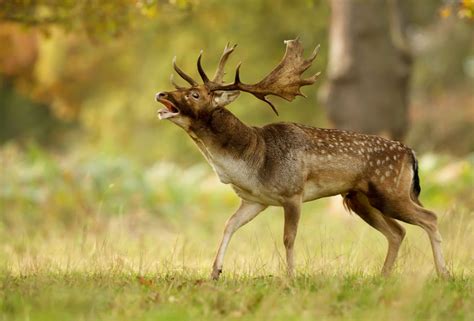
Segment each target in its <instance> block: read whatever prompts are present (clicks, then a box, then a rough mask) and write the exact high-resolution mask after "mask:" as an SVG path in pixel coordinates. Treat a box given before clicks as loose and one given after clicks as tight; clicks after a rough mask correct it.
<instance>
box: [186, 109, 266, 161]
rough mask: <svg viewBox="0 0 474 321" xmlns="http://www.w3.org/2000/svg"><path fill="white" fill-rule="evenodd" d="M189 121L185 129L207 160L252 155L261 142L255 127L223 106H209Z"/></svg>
mask: <svg viewBox="0 0 474 321" xmlns="http://www.w3.org/2000/svg"><path fill="white" fill-rule="evenodd" d="M193 125H194V126H191V127H190V131H189V132H188V133H189V134H190V136H191V137H192V138H193V140H194V141H195V142H196V143H197V145H198V147H199V148H200V149H201V151H202V152H203V153H204V155H205V156H206V158H208V160H209V161H212V160H213V159H216V158H217V157H232V158H239V159H245V158H247V157H254V155H255V154H256V153H258V149H259V147H260V145H261V144H259V143H260V140H259V136H258V133H257V130H256V129H255V128H253V127H249V126H247V125H245V124H244V123H243V122H242V121H240V120H239V119H238V118H237V117H236V116H234V115H233V114H232V113H231V112H230V111H228V110H226V109H224V108H217V109H215V110H213V111H212V112H211V113H209V114H208V115H207V116H206V117H203V118H202V119H200V120H199V121H198V122H196V124H193Z"/></svg>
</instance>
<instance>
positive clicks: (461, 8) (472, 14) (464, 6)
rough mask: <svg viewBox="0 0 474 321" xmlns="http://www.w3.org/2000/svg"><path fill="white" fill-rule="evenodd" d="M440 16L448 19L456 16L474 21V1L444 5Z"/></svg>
mask: <svg viewBox="0 0 474 321" xmlns="http://www.w3.org/2000/svg"><path fill="white" fill-rule="evenodd" d="M438 14H439V16H440V17H441V18H448V17H450V16H451V15H453V14H456V15H457V17H458V18H459V19H463V20H469V21H474V0H460V1H456V2H454V3H449V4H445V5H443V6H442V7H441V8H440V9H439V11H438Z"/></svg>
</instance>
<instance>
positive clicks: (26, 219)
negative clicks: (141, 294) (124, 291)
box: [0, 144, 474, 234]
mask: <svg viewBox="0 0 474 321" xmlns="http://www.w3.org/2000/svg"><path fill="white" fill-rule="evenodd" d="M0 160H1V163H2V166H3V168H8V171H5V172H3V174H2V184H1V185H0V204H1V207H2V208H1V215H0V231H1V230H9V229H13V228H15V227H23V228H27V229H28V233H34V230H35V229H38V230H41V229H40V228H39V227H40V226H42V227H44V228H47V227H48V226H49V225H50V224H53V225H57V224H58V223H59V224H60V225H63V226H64V227H66V228H73V227H74V226H75V225H76V224H77V223H78V222H80V221H82V222H84V221H85V220H86V219H87V218H94V217H110V216H112V217H113V216H121V215H132V216H133V215H136V216H140V215H150V214H151V215H154V216H157V217H161V218H162V219H164V220H166V221H167V222H168V223H171V224H173V223H176V224H178V225H186V222H196V221H199V220H200V219H202V217H201V216H204V217H205V218H206V219H209V220H212V218H211V217H209V215H208V212H221V210H223V209H226V210H225V211H229V208H231V207H233V206H236V202H237V198H236V197H235V195H234V193H233V191H232V189H231V188H230V187H229V186H224V185H222V184H220V183H219V182H218V180H217V178H216V177H215V175H214V174H213V173H212V171H211V169H210V167H209V166H207V165H204V164H197V165H193V166H192V167H187V168H185V167H181V166H177V165H175V164H173V163H168V162H163V161H157V162H155V163H153V164H150V165H148V166H143V165H141V164H140V162H138V161H136V160H134V159H133V157H126V156H122V157H110V156H107V155H106V153H96V154H90V153H84V152H83V151H82V152H76V153H71V154H70V155H68V157H64V156H62V155H60V154H58V155H55V154H51V153H49V152H47V151H46V150H44V149H42V148H41V147H39V146H37V145H34V144H31V145H29V146H28V148H27V150H26V151H22V149H21V148H19V147H18V146H17V145H14V144H9V145H7V146H5V147H4V148H2V149H1V150H0ZM419 163H420V175H421V181H422V189H423V191H422V194H421V200H422V201H423V202H428V203H429V204H430V206H431V207H435V208H442V209H443V210H446V206H448V208H451V207H452V206H455V207H457V208H465V209H467V210H468V211H472V210H474V194H472V184H473V182H474V154H471V155H470V156H469V157H467V158H466V159H463V160H455V159H453V158H452V157H447V156H444V157H440V156H435V155H433V154H427V155H424V156H423V157H421V158H420V160H419ZM446 186H449V188H448V189H447V188H446ZM30 229H31V230H30ZM0 234H1V233H0Z"/></svg>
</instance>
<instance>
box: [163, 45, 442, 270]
mask: <svg viewBox="0 0 474 321" xmlns="http://www.w3.org/2000/svg"><path fill="white" fill-rule="evenodd" d="M285 43H286V52H285V55H284V57H283V59H282V60H281V62H280V63H279V64H278V65H277V66H276V67H275V68H274V69H273V70H272V71H271V72H270V73H269V74H268V75H267V76H266V77H264V78H263V79H262V80H261V81H259V82H258V83H256V84H253V85H250V84H245V83H242V82H241V80H240V76H239V75H240V73H239V70H240V64H239V66H238V67H237V70H236V74H235V79H234V81H233V83H224V81H223V77H224V66H225V64H226V61H227V60H228V58H229V55H230V54H231V53H232V52H233V51H234V49H235V47H236V46H235V45H234V46H232V47H229V46H226V47H225V49H224V53H223V54H222V57H221V59H220V62H219V65H218V68H217V70H216V72H215V75H214V77H213V78H212V79H209V78H208V76H207V75H206V73H205V72H204V70H203V68H202V65H201V57H202V52H201V54H200V55H199V58H198V60H197V69H198V71H199V74H200V76H201V78H202V80H203V84H198V83H197V82H196V81H195V80H194V79H193V78H191V77H190V76H189V75H187V74H186V73H185V72H183V71H182V70H181V69H180V68H179V67H178V66H177V65H176V57H175V59H174V60H173V67H174V69H175V71H176V72H177V73H178V74H179V75H180V76H181V77H182V78H183V79H184V80H186V81H187V82H188V83H189V84H190V85H191V87H190V88H184V87H180V86H178V85H177V84H176V83H175V82H174V81H173V80H172V79H171V82H172V83H173V85H174V86H175V87H176V90H174V91H168V92H159V93H157V94H156V100H157V101H158V102H160V103H162V104H163V105H164V106H165V108H162V109H160V110H159V111H158V116H159V118H160V119H168V120H170V121H171V122H173V123H175V124H177V125H178V126H180V127H182V128H183V129H184V130H185V131H186V132H187V133H188V135H189V136H190V137H191V138H192V140H193V141H194V142H195V143H196V145H197V146H198V148H199V149H200V151H201V152H202V154H203V155H204V157H205V158H206V160H207V161H208V162H209V163H210V164H211V166H212V167H213V169H214V170H215V172H216V173H217V175H218V177H219V179H220V181H221V182H222V183H224V184H230V185H231V186H232V188H233V189H234V191H235V192H236V193H237V195H238V196H239V197H240V198H241V205H240V207H239V209H238V210H237V211H236V212H235V214H234V215H232V216H231V217H230V218H229V219H228V221H227V223H226V225H225V229H224V233H223V237H222V241H221V242H220V245H219V249H218V251H217V255H216V258H215V260H214V264H213V269H212V273H211V277H212V278H213V279H218V278H219V275H220V274H221V272H222V265H223V260H224V254H225V252H226V248H227V246H228V244H229V241H230V239H231V237H232V235H233V234H234V232H235V231H236V230H237V229H238V228H240V227H241V226H243V225H244V224H246V223H248V222H250V221H251V220H252V219H253V218H255V217H256V216H257V215H258V214H259V213H260V212H262V211H263V210H264V209H265V208H267V207H268V206H281V207H283V209H284V236H283V243H284V246H285V249H286V260H287V269H288V274H289V275H290V276H291V275H293V274H294V255H293V245H294V242H295V237H296V231H297V227H298V221H299V219H300V210H301V204H302V202H308V201H312V200H315V199H319V198H322V197H327V196H333V195H338V194H340V195H342V196H343V199H344V204H345V205H346V206H347V207H348V209H349V210H351V211H353V212H355V213H356V214H357V215H359V216H360V217H361V218H362V219H363V220H364V221H366V222H367V223H368V224H370V225H371V226H372V227H373V228H375V229H376V230H378V231H379V232H381V233H382V234H383V235H384V236H385V237H386V238H387V241H388V252H387V255H386V258H385V263H384V265H383V268H382V274H384V275H388V274H389V273H390V272H391V271H392V268H393V266H394V263H395V259H396V257H397V253H398V250H399V248H400V244H401V242H402V240H403V238H404V236H405V229H404V228H403V227H402V226H401V225H400V224H399V223H398V222H397V220H399V221H403V222H406V223H410V224H415V225H418V226H420V227H422V228H423V229H424V230H425V231H426V232H427V233H428V236H429V239H430V241H431V247H432V250H433V255H434V262H435V267H436V270H437V272H438V274H439V275H440V276H443V277H445V276H447V275H448V270H447V268H446V264H445V261H444V258H443V254H442V251H441V235H440V233H439V231H438V227H437V218H436V215H435V214H434V213H433V212H431V211H429V210H427V209H425V208H423V207H422V205H421V203H420V202H419V200H418V195H419V194H420V185H419V178H418V165H417V160H416V158H415V155H414V153H413V151H412V150H411V149H410V148H408V147H406V146H404V145H403V144H401V143H399V142H396V141H391V140H387V139H384V138H381V137H377V136H372V135H363V134H357V133H352V132H348V131H343V130H337V129H322V128H315V127H310V126H306V125H301V124H297V123H273V124H269V125H266V126H264V127H261V128H259V127H251V126H247V125H246V124H244V123H243V122H241V121H240V120H239V119H238V118H237V117H236V116H234V115H233V114H232V113H231V112H230V111H228V110H227V109H226V108H224V107H225V106H226V105H228V104H230V103H231V102H233V101H234V100H235V99H236V98H237V97H238V96H239V93H240V92H241V91H244V92H247V93H250V94H252V95H254V96H255V97H256V98H258V99H260V100H263V101H264V102H266V103H268V104H269V105H270V107H271V108H272V109H273V110H274V111H275V113H277V111H276V109H275V107H274V105H273V104H272V103H271V102H270V101H269V100H268V99H267V96H268V95H275V96H279V97H281V98H284V99H286V100H289V101H292V100H293V99H294V98H295V97H296V96H303V94H302V93H301V91H300V87H302V86H305V85H311V84H313V83H314V82H315V81H316V78H317V77H318V75H319V73H317V74H315V75H314V76H312V77H309V78H303V77H302V74H303V72H304V71H305V70H307V69H308V68H309V67H310V66H311V64H312V62H313V60H314V59H315V58H316V56H317V53H318V49H319V46H318V47H316V49H315V50H314V52H313V53H312V54H311V56H310V57H309V58H307V59H305V58H304V57H303V47H302V45H301V42H300V41H299V40H298V39H295V40H288V41H285Z"/></svg>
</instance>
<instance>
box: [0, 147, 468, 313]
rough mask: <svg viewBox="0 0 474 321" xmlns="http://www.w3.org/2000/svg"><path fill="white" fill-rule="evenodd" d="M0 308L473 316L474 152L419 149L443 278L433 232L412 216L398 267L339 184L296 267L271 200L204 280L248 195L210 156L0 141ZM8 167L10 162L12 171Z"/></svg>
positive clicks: (315, 215) (304, 240) (309, 230)
mask: <svg viewBox="0 0 474 321" xmlns="http://www.w3.org/2000/svg"><path fill="white" fill-rule="evenodd" d="M0 156H1V161H2V165H3V166H2V168H3V169H4V171H3V172H2V184H1V186H0V197H1V198H0V201H1V208H0V209H1V213H0V320H2V321H3V320H5V321H6V320H8V321H13V320H48V321H49V320H167V321H168V320H170V321H171V320H223V319H231V320H232V319H241V320H474V250H473V246H472V245H473V244H474V195H473V188H474V161H473V158H472V157H471V158H466V159H453V158H450V157H441V156H433V155H425V156H424V157H421V159H420V168H421V182H422V194H421V200H422V202H423V203H424V204H425V205H426V207H428V208H431V209H433V210H435V211H436V212H437V213H438V216H439V224H440V230H441V233H442V235H443V238H444V243H443V248H444V251H445V255H446V259H447V261H448V265H449V268H450V270H451V271H452V274H453V278H452V279H451V280H447V281H445V280H438V279H437V278H436V275H435V271H434V265H433V260H432V255H431V249H430V246H429V242H428V238H427V236H426V235H425V233H424V232H423V231H422V230H421V229H419V228H417V227H412V226H407V225H405V226H406V227H407V237H406V239H405V241H404V244H403V245H402V249H401V252H400V256H399V260H398V263H397V268H396V272H395V273H394V275H393V276H392V277H390V278H388V279H384V278H381V277H379V276H378V272H379V270H380V268H381V266H382V263H383V259H384V256H385V251H386V241H385V239H384V238H383V236H382V235H381V234H380V233H378V232H377V231H375V230H373V229H371V228H370V227H369V226H368V225H367V224H365V223H364V222H363V221H362V220H361V219H360V218H358V217H357V216H355V215H353V214H349V213H347V212H345V211H344V209H343V207H342V205H341V204H340V203H341V202H340V197H338V198H334V199H325V200H319V201H316V202H312V203H309V204H305V206H304V208H303V216H302V220H301V225H300V229H299V234H298V237H297V241H296V259H297V276H296V278H295V279H288V278H287V277H286V276H285V262H284V248H283V244H282V230H283V215H282V211H281V209H279V208H270V209H268V210H266V211H265V212H263V213H262V214H261V215H260V216H259V217H257V218H256V219H255V220H254V221H253V222H251V223H250V224H249V225H247V226H245V227H244V228H242V229H241V230H240V231H238V232H237V233H236V235H235V236H234V238H233V240H232V242H231V244H230V246H229V250H228V253H227V256H226V260H225V265H224V273H223V277H222V279H221V280H220V281H217V282H214V281H209V280H208V274H209V273H210V266H211V263H212V259H213V256H214V253H215V250H216V247H217V243H218V241H219V239H220V236H221V232H222V228H223V225H224V222H225V221H226V219H227V218H228V216H230V215H231V214H232V211H233V210H234V209H236V207H237V206H238V199H237V197H236V196H234V195H233V193H232V191H231V189H230V188H229V187H227V186H224V185H221V184H220V183H219V182H218V180H217V178H215V176H214V175H213V174H212V173H211V171H210V169H209V168H208V167H207V166H206V165H197V166H194V167H192V168H188V169H186V170H185V171H183V170H182V169H181V168H179V167H177V166H174V165H170V164H166V163H161V164H158V165H154V166H141V165H138V164H136V163H134V162H133V161H131V160H128V159H117V158H110V157H105V156H101V155H99V156H97V155H96V156H94V157H93V158H92V157H84V156H81V155H76V156H69V157H67V158H64V157H55V156H50V155H48V154H45V153H43V152H42V151H41V150H39V149H37V148H34V147H32V148H30V149H29V150H28V151H27V152H22V151H19V150H18V149H17V148H15V147H14V146H9V147H7V148H4V149H3V150H1V152H0ZM5 169H7V170H5Z"/></svg>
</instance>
